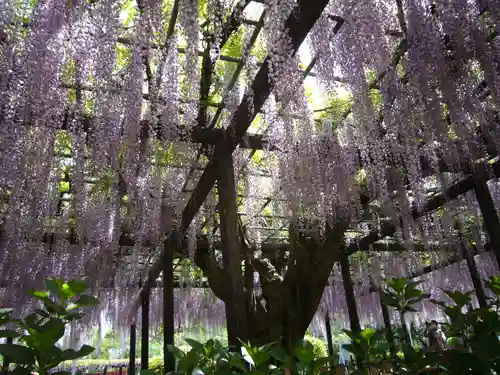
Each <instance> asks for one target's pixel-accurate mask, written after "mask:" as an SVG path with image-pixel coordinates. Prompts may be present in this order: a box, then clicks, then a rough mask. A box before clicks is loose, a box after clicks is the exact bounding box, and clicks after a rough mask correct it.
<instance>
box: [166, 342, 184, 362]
mask: <svg viewBox="0 0 500 375" xmlns="http://www.w3.org/2000/svg"><path fill="white" fill-rule="evenodd" d="M167 348H168V350H169V351H170V353H172V354H173V355H174V357H176V358H179V359H182V358H185V357H186V353H184V352H183V351H182V350H181V349H179V348H178V347H177V346H175V345H167Z"/></svg>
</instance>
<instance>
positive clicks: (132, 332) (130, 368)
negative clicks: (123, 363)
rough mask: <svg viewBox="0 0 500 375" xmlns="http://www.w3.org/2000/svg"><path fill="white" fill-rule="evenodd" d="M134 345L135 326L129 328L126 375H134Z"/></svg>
mask: <svg viewBox="0 0 500 375" xmlns="http://www.w3.org/2000/svg"><path fill="white" fill-rule="evenodd" d="M135 344H136V332H135V324H132V325H131V326H130V352H129V361H128V374H127V375H135V354H136V353H135Z"/></svg>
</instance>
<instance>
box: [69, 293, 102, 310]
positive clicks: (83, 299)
mask: <svg viewBox="0 0 500 375" xmlns="http://www.w3.org/2000/svg"><path fill="white" fill-rule="evenodd" d="M99 303H100V302H99V300H98V299H97V298H95V297H92V296H88V295H86V294H84V295H82V296H80V298H78V299H77V300H76V301H75V302H74V304H75V305H76V306H78V307H93V306H98V305H99Z"/></svg>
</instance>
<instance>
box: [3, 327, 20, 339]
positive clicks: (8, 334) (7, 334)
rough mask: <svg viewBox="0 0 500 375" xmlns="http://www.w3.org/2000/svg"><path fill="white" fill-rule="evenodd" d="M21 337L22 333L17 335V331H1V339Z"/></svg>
mask: <svg viewBox="0 0 500 375" xmlns="http://www.w3.org/2000/svg"><path fill="white" fill-rule="evenodd" d="M19 336H21V334H20V333H17V332H16V331H12V330H10V329H4V330H0V338H1V337H8V338H14V337H19Z"/></svg>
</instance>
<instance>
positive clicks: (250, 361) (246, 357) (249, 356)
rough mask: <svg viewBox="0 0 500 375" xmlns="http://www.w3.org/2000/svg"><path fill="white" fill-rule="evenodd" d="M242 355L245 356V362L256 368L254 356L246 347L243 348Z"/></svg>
mask: <svg viewBox="0 0 500 375" xmlns="http://www.w3.org/2000/svg"><path fill="white" fill-rule="evenodd" d="M241 355H242V356H243V359H244V360H245V361H247V363H249V364H250V365H252V366H255V362H254V360H253V358H252V356H251V355H250V353H249V352H248V350H247V348H246V347H244V346H242V347H241Z"/></svg>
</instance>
